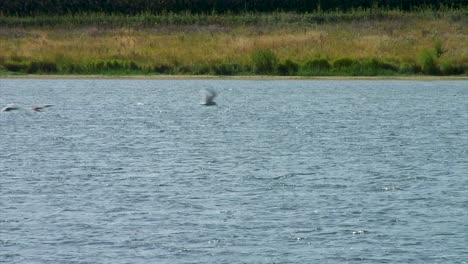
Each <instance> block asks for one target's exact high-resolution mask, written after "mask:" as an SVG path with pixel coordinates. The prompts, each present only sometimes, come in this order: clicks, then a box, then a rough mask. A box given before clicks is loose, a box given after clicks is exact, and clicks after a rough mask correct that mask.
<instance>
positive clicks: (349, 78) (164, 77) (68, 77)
mask: <svg viewBox="0 0 468 264" xmlns="http://www.w3.org/2000/svg"><path fill="white" fill-rule="evenodd" d="M1 79H39V80H48V79H50V80H52V79H54V80H59V79H64V80H73V79H77V80H80V79H89V80H93V79H95V80H113V79H115V80H240V81H294V80H304V81H341V80H344V81H366V80H368V81H384V80H389V81H468V76H269V75H239V76H216V75H116V76H113V75H112V76H111V75H93V74H90V75H38V74H28V75H0V80H1Z"/></svg>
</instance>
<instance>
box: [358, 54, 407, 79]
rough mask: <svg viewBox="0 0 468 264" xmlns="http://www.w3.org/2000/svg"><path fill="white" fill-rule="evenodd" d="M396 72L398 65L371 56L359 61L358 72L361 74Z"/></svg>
mask: <svg viewBox="0 0 468 264" xmlns="http://www.w3.org/2000/svg"><path fill="white" fill-rule="evenodd" d="M395 72H398V67H396V66H394V65H393V64H390V63H387V62H383V61H380V60H378V59H375V58H372V59H367V60H364V61H363V62H362V63H361V67H360V72H359V73H360V74H361V75H368V76H370V75H388V74H393V73H395Z"/></svg>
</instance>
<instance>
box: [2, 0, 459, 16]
mask: <svg viewBox="0 0 468 264" xmlns="http://www.w3.org/2000/svg"><path fill="white" fill-rule="evenodd" d="M111 3H112V4H110V1H89V0H73V1H70V0H41V1H37V0H21V1H18V0H3V1H1V2H0V10H2V11H1V12H2V13H3V14H6V15H20V16H23V15H38V14H61V15H63V14H82V13H95V12H102V13H107V14H129V15H135V14H140V13H153V14H159V13H161V12H175V13H179V12H191V13H205V14H207V13H213V12H216V13H245V12H275V11H282V12H301V13H306V12H308V13H310V12H328V11H336V10H339V11H349V10H353V9H379V8H383V9H393V10H405V11H414V10H417V9H421V8H424V9H431V10H439V9H444V8H463V7H466V6H467V5H468V3H467V2H466V1H465V0H289V1H284V0H219V1H213V0H193V1H186V0H169V1H161V0H113V1H111Z"/></svg>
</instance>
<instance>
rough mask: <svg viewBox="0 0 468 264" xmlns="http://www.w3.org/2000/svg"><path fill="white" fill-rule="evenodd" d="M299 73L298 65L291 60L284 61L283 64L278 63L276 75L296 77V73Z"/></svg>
mask: <svg viewBox="0 0 468 264" xmlns="http://www.w3.org/2000/svg"><path fill="white" fill-rule="evenodd" d="M298 71H299V64H297V63H295V62H293V61H291V60H286V61H285V62H283V63H280V64H279V65H278V73H279V74H280V75H289V76H291V75H296V74H297V72H298Z"/></svg>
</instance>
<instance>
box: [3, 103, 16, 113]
mask: <svg viewBox="0 0 468 264" xmlns="http://www.w3.org/2000/svg"><path fill="white" fill-rule="evenodd" d="M18 109H20V108H19V107H18V106H16V105H13V104H11V105H7V106H5V107H3V108H2V112H10V111H14V110H18Z"/></svg>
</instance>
